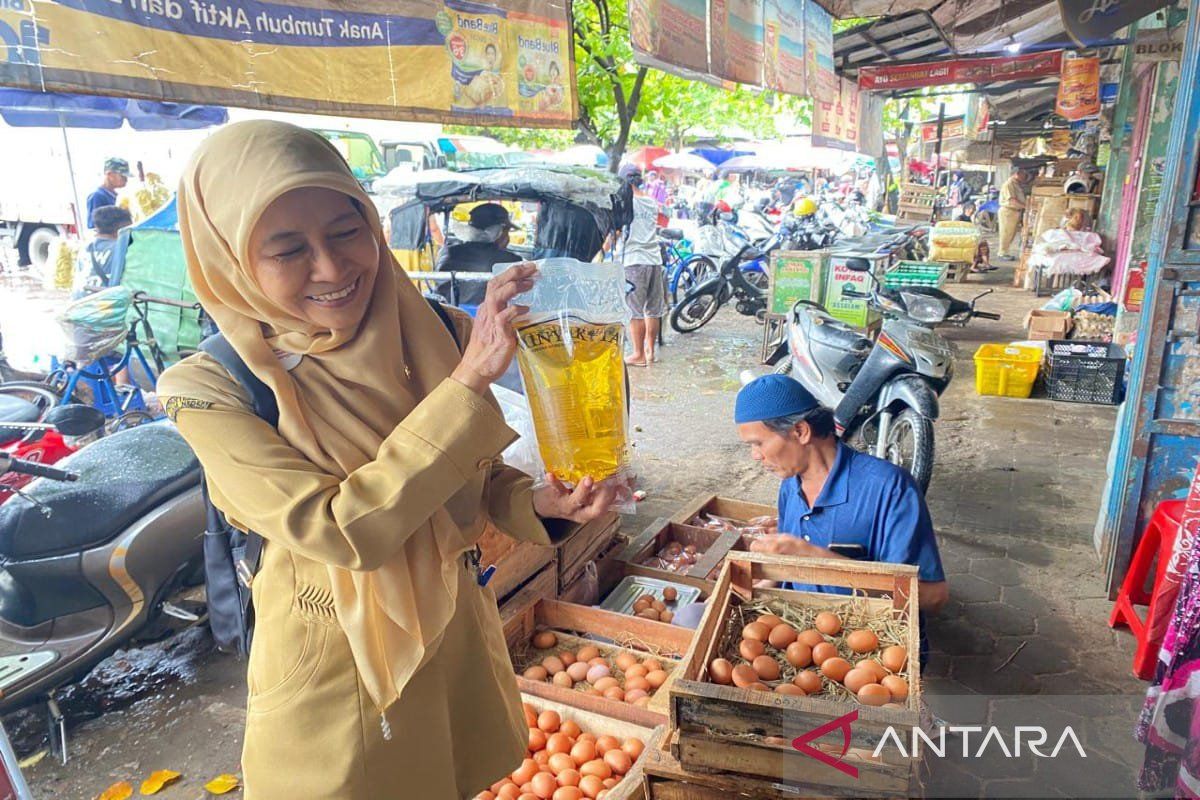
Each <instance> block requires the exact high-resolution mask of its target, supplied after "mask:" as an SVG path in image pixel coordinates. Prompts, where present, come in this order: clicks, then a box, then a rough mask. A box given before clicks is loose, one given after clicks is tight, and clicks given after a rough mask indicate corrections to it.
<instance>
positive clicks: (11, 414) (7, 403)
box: [0, 394, 40, 442]
mask: <svg viewBox="0 0 1200 800" xmlns="http://www.w3.org/2000/svg"><path fill="white" fill-rule="evenodd" d="M39 413H40V412H39V411H38V407H37V406H35V405H34V404H33V403H31V402H29V401H28V400H22V399H21V398H19V397H14V396H13V395H11V394H0V442H6V441H8V440H9V439H20V438H21V437H22V436H24V435H25V434H27V433H29V431H27V430H25V429H23V428H5V427H3V424H2V423H5V422H37V421H38V414H39Z"/></svg>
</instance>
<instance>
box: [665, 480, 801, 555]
mask: <svg viewBox="0 0 1200 800" xmlns="http://www.w3.org/2000/svg"><path fill="white" fill-rule="evenodd" d="M700 514H708V515H712V516H717V517H723V518H725V519H730V520H740V521H742V522H749V521H750V520H752V519H754V518H756V517H778V516H779V509H777V508H776V507H775V506H768V505H763V504H762V503H750V502H747V501H746V500H737V499H734V498H732V497H721V496H719V495H715V494H701V495H697V496H696V497H693V498H692V499H691V500H690V501H688V502H687V503H684V504H683V506H682V507H681V508H680V509H679V511H678V512H676V514H675V515H674V516H673V517H671V522H674V523H676V524H678V525H689V526H690V525H692V523H693V520H695V519H696V517H697V516H699V515H700ZM752 541H754V537H753V536H743V537H742V548H741V549H743V550H744V549H749V547H750V543H751V542H752Z"/></svg>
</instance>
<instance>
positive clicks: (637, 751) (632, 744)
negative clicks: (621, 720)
mask: <svg viewBox="0 0 1200 800" xmlns="http://www.w3.org/2000/svg"><path fill="white" fill-rule="evenodd" d="M621 749H622V750H624V751H625V754H626V755H628V756H629V757H630V758H632V759H633V760H634V761H637V760H638V759H639V758H641V755H642V751H643V750H645V749H646V744H645V742H643V741H642V740H641V739H638V738H636V737H633V736H630V737H629V738H628V739H626V740H625V743H624V744H623V745H621Z"/></svg>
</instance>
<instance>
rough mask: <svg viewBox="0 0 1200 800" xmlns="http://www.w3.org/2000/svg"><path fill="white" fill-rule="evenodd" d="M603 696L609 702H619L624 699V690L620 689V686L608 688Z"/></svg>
mask: <svg viewBox="0 0 1200 800" xmlns="http://www.w3.org/2000/svg"><path fill="white" fill-rule="evenodd" d="M604 696H605V697H606V698H608V699H609V700H616V701H617V702H621V701H623V700H624V699H625V690H624V689H622V688H621V687H620V686H610V687H609V688H607V689H605V690H604Z"/></svg>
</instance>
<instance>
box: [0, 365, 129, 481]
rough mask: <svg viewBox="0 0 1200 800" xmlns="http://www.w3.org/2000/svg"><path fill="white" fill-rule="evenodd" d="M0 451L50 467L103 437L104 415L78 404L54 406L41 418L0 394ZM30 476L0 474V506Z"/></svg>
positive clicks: (17, 400)
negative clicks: (49, 465)
mask: <svg viewBox="0 0 1200 800" xmlns="http://www.w3.org/2000/svg"><path fill="white" fill-rule="evenodd" d="M3 388H4V387H3V386H0V452H2V453H6V454H8V455H9V456H11V457H13V458H17V459H20V460H21V461H33V462H35V463H38V464H54V463H56V462H58V461H61V460H62V459H64V458H66V457H67V456H69V455H71V454H72V453H74V452H75V451H77V450H79V449H80V448H81V447H83V446H85V445H87V444H90V443H91V442H93V441H95V440H96V439H98V438H100V437H101V436H103V435H104V423H105V419H104V413H103V412H102V411H100V409H98V408H93V407H92V406H85V405H82V404H79V403H70V404H67V405H63V406H54V407H53V408H50V409H49V410H48V411H46V413H45V414H44V415H42V414H40V412H39V409H38V407H37V406H35V405H34V404H33V403H30V402H28V401H25V400H22V399H21V398H19V397H16V396H14V395H11V394H4V393H2V390H3ZM31 480H33V476H31V475H27V474H24V473H19V472H10V473H8V474H7V475H0V503H4V502H5V501H6V500H8V499H9V498H10V497H14V496H16V495H19V494H20V493H21V492H20V490H21V488H22V487H24V486H25V485H26V484H27V483H29V482H30V481H31Z"/></svg>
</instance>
